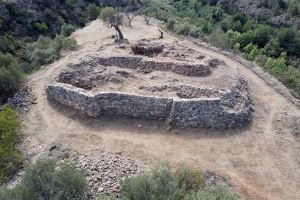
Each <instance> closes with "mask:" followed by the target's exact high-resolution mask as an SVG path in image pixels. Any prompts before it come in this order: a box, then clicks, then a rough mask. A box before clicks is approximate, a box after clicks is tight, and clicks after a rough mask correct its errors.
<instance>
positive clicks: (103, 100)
mask: <svg viewBox="0 0 300 200" xmlns="http://www.w3.org/2000/svg"><path fill="white" fill-rule="evenodd" d="M143 45H145V44H144V43H143ZM164 46H167V48H164V52H162V53H161V54H160V55H159V54H158V55H155V56H154V57H149V56H148V55H144V56H142V55H132V54H131V53H130V47H129V46H128V48H124V49H120V48H119V49H118V51H120V52H119V53H118V54H115V55H108V53H106V51H105V50H104V51H103V52H102V55H101V56H95V57H88V58H85V59H84V60H82V61H81V62H79V63H76V64H72V65H69V67H68V69H67V70H66V71H64V72H62V73H61V74H60V75H59V77H58V78H57V80H56V82H54V83H53V84H51V85H49V87H48V88H47V95H48V98H49V99H51V100H54V101H58V102H60V103H62V104H63V105H66V106H69V107H72V108H75V109H78V110H81V111H83V112H85V113H86V114H88V115H89V116H91V117H99V116H102V115H117V116H126V117H131V118H141V119H154V120H165V121H166V123H168V124H169V125H170V126H176V127H183V128H185V127H193V128H196V127H204V128H236V127H241V126H244V125H245V124H247V123H248V122H249V121H250V115H251V105H250V97H249V92H248V88H247V83H246V81H245V80H244V79H243V77H241V76H240V75H239V73H238V72H237V71H235V70H234V69H232V68H231V67H229V66H227V65H225V63H224V62H222V61H220V60H217V59H214V58H211V57H209V56H207V55H206V56H203V55H202V56H201V58H200V59H199V54H198V53H197V51H196V50H194V49H188V48H187V49H183V47H176V46H170V45H164ZM110 48H111V47H110ZM143 48H144V46H143ZM151 48H153V46H152V47H151ZM184 50H186V51H184ZM176 51H177V52H176ZM182 52H184V53H182ZM176 54H181V55H183V54H186V56H184V58H183V59H180V60H178V59H176V58H177V56H176Z"/></svg>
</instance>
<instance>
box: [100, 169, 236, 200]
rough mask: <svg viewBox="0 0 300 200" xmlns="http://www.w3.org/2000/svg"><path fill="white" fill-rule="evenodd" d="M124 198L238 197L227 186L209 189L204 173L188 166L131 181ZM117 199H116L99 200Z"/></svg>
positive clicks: (187, 199) (124, 188)
mask: <svg viewBox="0 0 300 200" xmlns="http://www.w3.org/2000/svg"><path fill="white" fill-rule="evenodd" d="M122 191H123V195H124V197H123V199H124V200H125V199H130V200H165V199H172V200H199V199H203V200H217V199H223V200H225V199H226V200H236V199H239V197H238V195H237V194H235V193H233V192H232V191H230V190H229V189H228V188H225V187H217V186H211V185H210V186H208V185H205V182H204V180H203V177H202V173H201V172H200V171H196V170H192V169H190V168H187V167H182V166H181V167H179V168H178V169H176V170H171V169H170V168H169V167H160V168H157V169H155V170H153V171H151V172H149V173H143V174H140V175H137V176H135V177H131V178H127V179H125V180H124V182H123V183H122ZM108 199H110V200H114V199H115V198H114V197H112V196H109V197H100V198H99V200H108Z"/></svg>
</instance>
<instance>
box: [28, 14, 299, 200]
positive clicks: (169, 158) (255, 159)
mask: <svg viewBox="0 0 300 200" xmlns="http://www.w3.org/2000/svg"><path fill="white" fill-rule="evenodd" d="M133 26H134V27H133V28H132V29H131V28H124V35H125V36H127V38H128V39H129V41H134V40H137V39H142V38H156V37H158V34H159V33H158V31H157V28H156V26H147V25H146V24H144V22H143V20H142V18H137V19H136V20H135V21H134V22H133ZM113 33H114V32H113V30H112V29H108V28H107V27H105V26H104V25H103V23H102V22H100V21H93V22H92V23H91V24H90V25H89V26H87V27H85V28H84V29H81V30H78V31H76V32H75V33H74V34H73V36H74V37H75V38H76V40H77V41H78V43H79V44H80V49H79V50H78V51H76V52H71V53H69V54H67V55H66V56H65V57H64V58H62V59H61V60H59V61H57V62H55V63H54V64H52V65H50V66H48V67H47V68H45V69H43V70H40V71H39V72H37V73H36V74H34V75H32V76H31V77H30V78H29V81H28V84H30V85H31V86H32V88H33V92H34V94H35V95H36V97H37V105H34V106H32V108H31V110H30V112H29V113H28V114H27V116H26V117H25V118H24V124H25V125H26V134H27V135H28V138H29V139H28V140H29V141H31V143H30V142H29V144H28V145H29V147H30V146H32V147H33V148H36V145H37V143H38V142H37V141H40V142H41V143H42V144H44V145H43V146H41V147H40V148H39V151H40V150H42V149H43V148H45V146H47V145H49V144H51V143H58V142H59V143H62V144H64V145H65V146H67V147H69V148H72V149H74V150H77V151H79V152H81V153H85V154H89V155H97V153H99V152H101V151H103V150H105V151H112V152H122V153H124V154H127V155H131V156H134V157H137V158H138V159H141V160H143V161H145V162H149V163H152V164H155V163H160V162H171V163H178V162H186V163H188V164H191V165H193V166H195V167H199V168H203V169H211V170H216V171H217V172H218V173H220V174H223V175H224V176H226V177H228V178H229V179H230V180H231V181H232V183H233V184H234V185H235V186H236V188H237V189H238V190H239V191H240V192H242V194H244V195H245V197H246V198H247V199H272V200H273V199H289V200H293V199H297V198H298V197H299V196H300V181H299V180H300V156H299V152H300V151H299V150H300V146H299V144H300V143H299V140H298V139H297V138H296V137H295V136H293V135H292V133H291V131H290V129H289V127H287V126H284V123H282V120H281V119H280V118H279V114H280V113H283V112H286V113H293V114H295V115H298V116H299V115H300V111H299V109H298V108H297V107H295V106H294V105H293V104H291V103H290V102H289V101H287V100H286V99H285V98H284V97H282V96H281V95H279V94H278V93H276V92H275V90H274V89H272V88H271V87H270V86H269V85H268V84H266V83H265V82H264V81H263V80H262V79H260V78H258V76H257V75H255V74H254V73H252V71H250V70H249V69H247V68H246V67H244V66H243V65H241V64H240V63H239V62H236V61H234V60H232V59H230V58H228V57H226V56H224V55H222V54H220V53H217V52H214V51H211V50H207V49H204V48H202V47H199V46H196V45H195V44H193V43H191V42H189V41H186V40H182V39H179V38H176V37H175V36H171V35H169V34H166V35H165V39H164V40H165V41H166V42H174V41H178V42H179V43H180V44H183V45H186V46H194V47H195V48H197V49H199V50H200V51H203V52H204V53H207V54H210V55H212V56H214V57H217V58H219V59H222V60H224V61H225V62H226V64H227V65H230V66H233V67H235V68H236V69H237V70H239V71H240V73H241V74H242V75H243V76H245V78H246V79H247V81H248V83H249V88H250V92H251V95H252V97H253V102H254V110H255V111H254V114H253V123H252V124H251V125H250V126H249V127H247V128H244V129H240V130H230V131H227V130H224V131H213V130H204V129H201V130H198V129H196V130H195V129H193V130H172V131H167V130H165V128H164V126H163V123H161V122H154V121H148V122H146V121H142V120H132V119H123V118H122V119H120V118H112V117H104V118H101V119H88V118H86V117H83V116H80V115H79V114H78V113H76V112H75V111H72V110H69V109H66V108H63V107H62V106H59V105H53V104H52V103H49V102H48V101H47V98H46V94H45V88H46V86H47V85H48V84H49V83H50V82H51V81H53V79H54V78H55V77H56V76H57V75H58V74H59V72H60V71H61V70H63V66H65V65H66V64H67V63H70V62H73V61H76V60H77V59H80V58H82V57H84V56H86V55H89V54H94V55H96V54H97V50H98V49H99V47H100V46H101V45H106V44H109V43H112V42H113V41H112V39H111V38H109V36H110V35H112V34H113ZM278 124H282V125H280V129H278ZM296 125H297V124H296ZM298 126H299V124H298Z"/></svg>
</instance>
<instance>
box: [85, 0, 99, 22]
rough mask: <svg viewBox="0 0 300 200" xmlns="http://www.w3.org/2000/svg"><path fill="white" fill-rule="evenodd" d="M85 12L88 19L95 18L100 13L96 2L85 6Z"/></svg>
mask: <svg viewBox="0 0 300 200" xmlns="http://www.w3.org/2000/svg"><path fill="white" fill-rule="evenodd" d="M87 13H88V16H89V19H90V20H95V19H97V17H98V16H99V15H100V8H99V7H98V6H96V4H94V3H91V4H89V5H88V7H87Z"/></svg>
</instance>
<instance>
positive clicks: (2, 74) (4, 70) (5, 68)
mask: <svg viewBox="0 0 300 200" xmlns="http://www.w3.org/2000/svg"><path fill="white" fill-rule="evenodd" d="M22 79H23V75H22V70H21V68H20V66H19V64H18V62H17V61H16V59H14V57H13V56H12V55H11V54H9V53H7V54H3V53H1V52H0V93H1V96H2V97H3V98H6V97H8V96H9V95H11V94H13V93H14V92H15V91H16V90H17V89H18V88H19V85H20V84H21V82H22Z"/></svg>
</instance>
